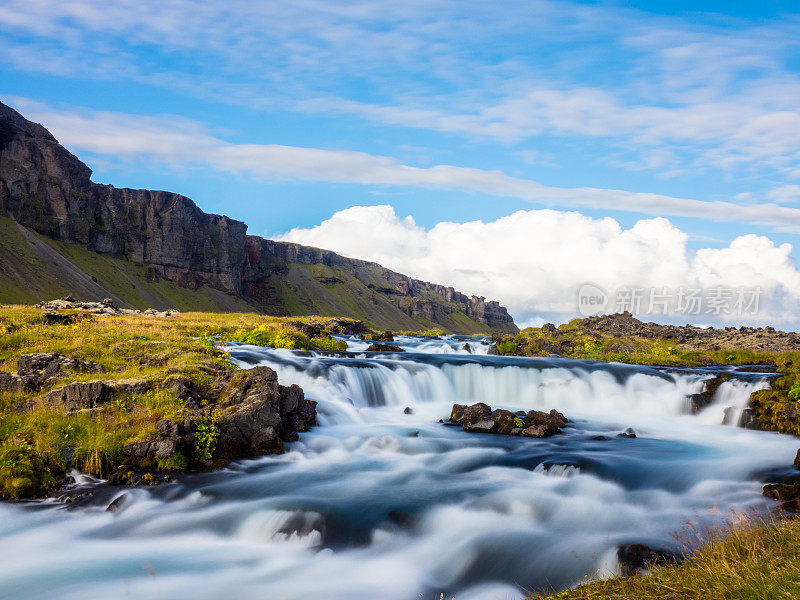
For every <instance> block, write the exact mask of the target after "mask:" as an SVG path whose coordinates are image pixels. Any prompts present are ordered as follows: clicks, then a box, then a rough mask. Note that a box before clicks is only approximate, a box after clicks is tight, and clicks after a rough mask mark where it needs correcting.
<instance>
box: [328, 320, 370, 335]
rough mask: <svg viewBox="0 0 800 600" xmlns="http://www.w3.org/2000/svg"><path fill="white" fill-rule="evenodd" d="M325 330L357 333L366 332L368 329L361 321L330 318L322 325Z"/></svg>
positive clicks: (339, 332) (344, 333)
mask: <svg viewBox="0 0 800 600" xmlns="http://www.w3.org/2000/svg"><path fill="white" fill-rule="evenodd" d="M323 327H324V328H325V330H326V331H328V332H330V333H336V334H339V335H359V334H363V333H367V332H368V331H369V329H368V328H367V326H366V325H364V323H363V322H361V321H348V320H345V319H331V320H329V321H325V324H324V325H323Z"/></svg>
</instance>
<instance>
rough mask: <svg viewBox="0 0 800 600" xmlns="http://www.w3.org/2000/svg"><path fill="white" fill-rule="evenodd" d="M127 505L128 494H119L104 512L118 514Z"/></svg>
mask: <svg viewBox="0 0 800 600" xmlns="http://www.w3.org/2000/svg"><path fill="white" fill-rule="evenodd" d="M127 503H128V494H127V493H124V494H120V495H119V496H117V497H116V498H114V499H113V500H112V501H111V504H109V505H108V506H107V507H106V512H119V511H120V510H122V509H123V507H124V506H125V505H126V504H127Z"/></svg>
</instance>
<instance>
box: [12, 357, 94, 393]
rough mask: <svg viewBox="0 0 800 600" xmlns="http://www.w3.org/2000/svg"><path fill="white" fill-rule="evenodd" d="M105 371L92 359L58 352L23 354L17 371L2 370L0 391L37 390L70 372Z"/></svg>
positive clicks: (18, 362)
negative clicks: (7, 371)
mask: <svg viewBox="0 0 800 600" xmlns="http://www.w3.org/2000/svg"><path fill="white" fill-rule="evenodd" d="M70 371H72V372H76V373H103V372H104V371H105V369H104V368H103V367H102V366H100V365H98V364H97V363H94V362H92V361H90V360H83V359H82V358H71V357H68V356H64V355H63V354H59V353H58V352H37V353H34V354H23V355H22V356H20V357H19V359H18V360H17V372H16V373H6V372H5V371H0V392H35V391H38V390H40V389H43V388H48V387H50V386H52V385H53V383H55V382H56V381H57V380H58V379H60V378H61V377H63V376H64V375H66V374H67V373H68V372H70Z"/></svg>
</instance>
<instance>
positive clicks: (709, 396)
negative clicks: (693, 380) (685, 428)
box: [688, 373, 731, 415]
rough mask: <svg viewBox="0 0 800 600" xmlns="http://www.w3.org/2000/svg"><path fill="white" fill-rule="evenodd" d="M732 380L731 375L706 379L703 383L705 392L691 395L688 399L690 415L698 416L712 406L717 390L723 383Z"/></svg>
mask: <svg viewBox="0 0 800 600" xmlns="http://www.w3.org/2000/svg"><path fill="white" fill-rule="evenodd" d="M730 378H731V376H730V374H728V373H720V374H718V375H716V376H714V377H712V378H711V379H706V380H705V381H704V382H703V391H702V392H698V393H697V394H691V395H690V396H689V398H688V402H689V414H692V415H696V414H697V413H699V412H700V411H701V410H703V409H704V408H705V407H706V406H708V405H709V404H711V403H712V402H713V401H714V396H715V395H716V393H717V390H719V388H720V386H721V385H722V384H723V383H725V382H726V381H728V380H730Z"/></svg>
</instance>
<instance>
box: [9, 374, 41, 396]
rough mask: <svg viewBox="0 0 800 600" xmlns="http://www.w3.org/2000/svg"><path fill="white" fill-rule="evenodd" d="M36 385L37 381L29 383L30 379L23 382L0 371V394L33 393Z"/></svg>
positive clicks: (17, 377)
mask: <svg viewBox="0 0 800 600" xmlns="http://www.w3.org/2000/svg"><path fill="white" fill-rule="evenodd" d="M36 383H38V381H31V378H28V380H25V379H23V378H22V377H19V376H17V375H13V374H11V373H6V372H5V371H0V394H4V393H14V392H16V393H19V392H24V391H34V390H35V389H36V388H37V385H36Z"/></svg>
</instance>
